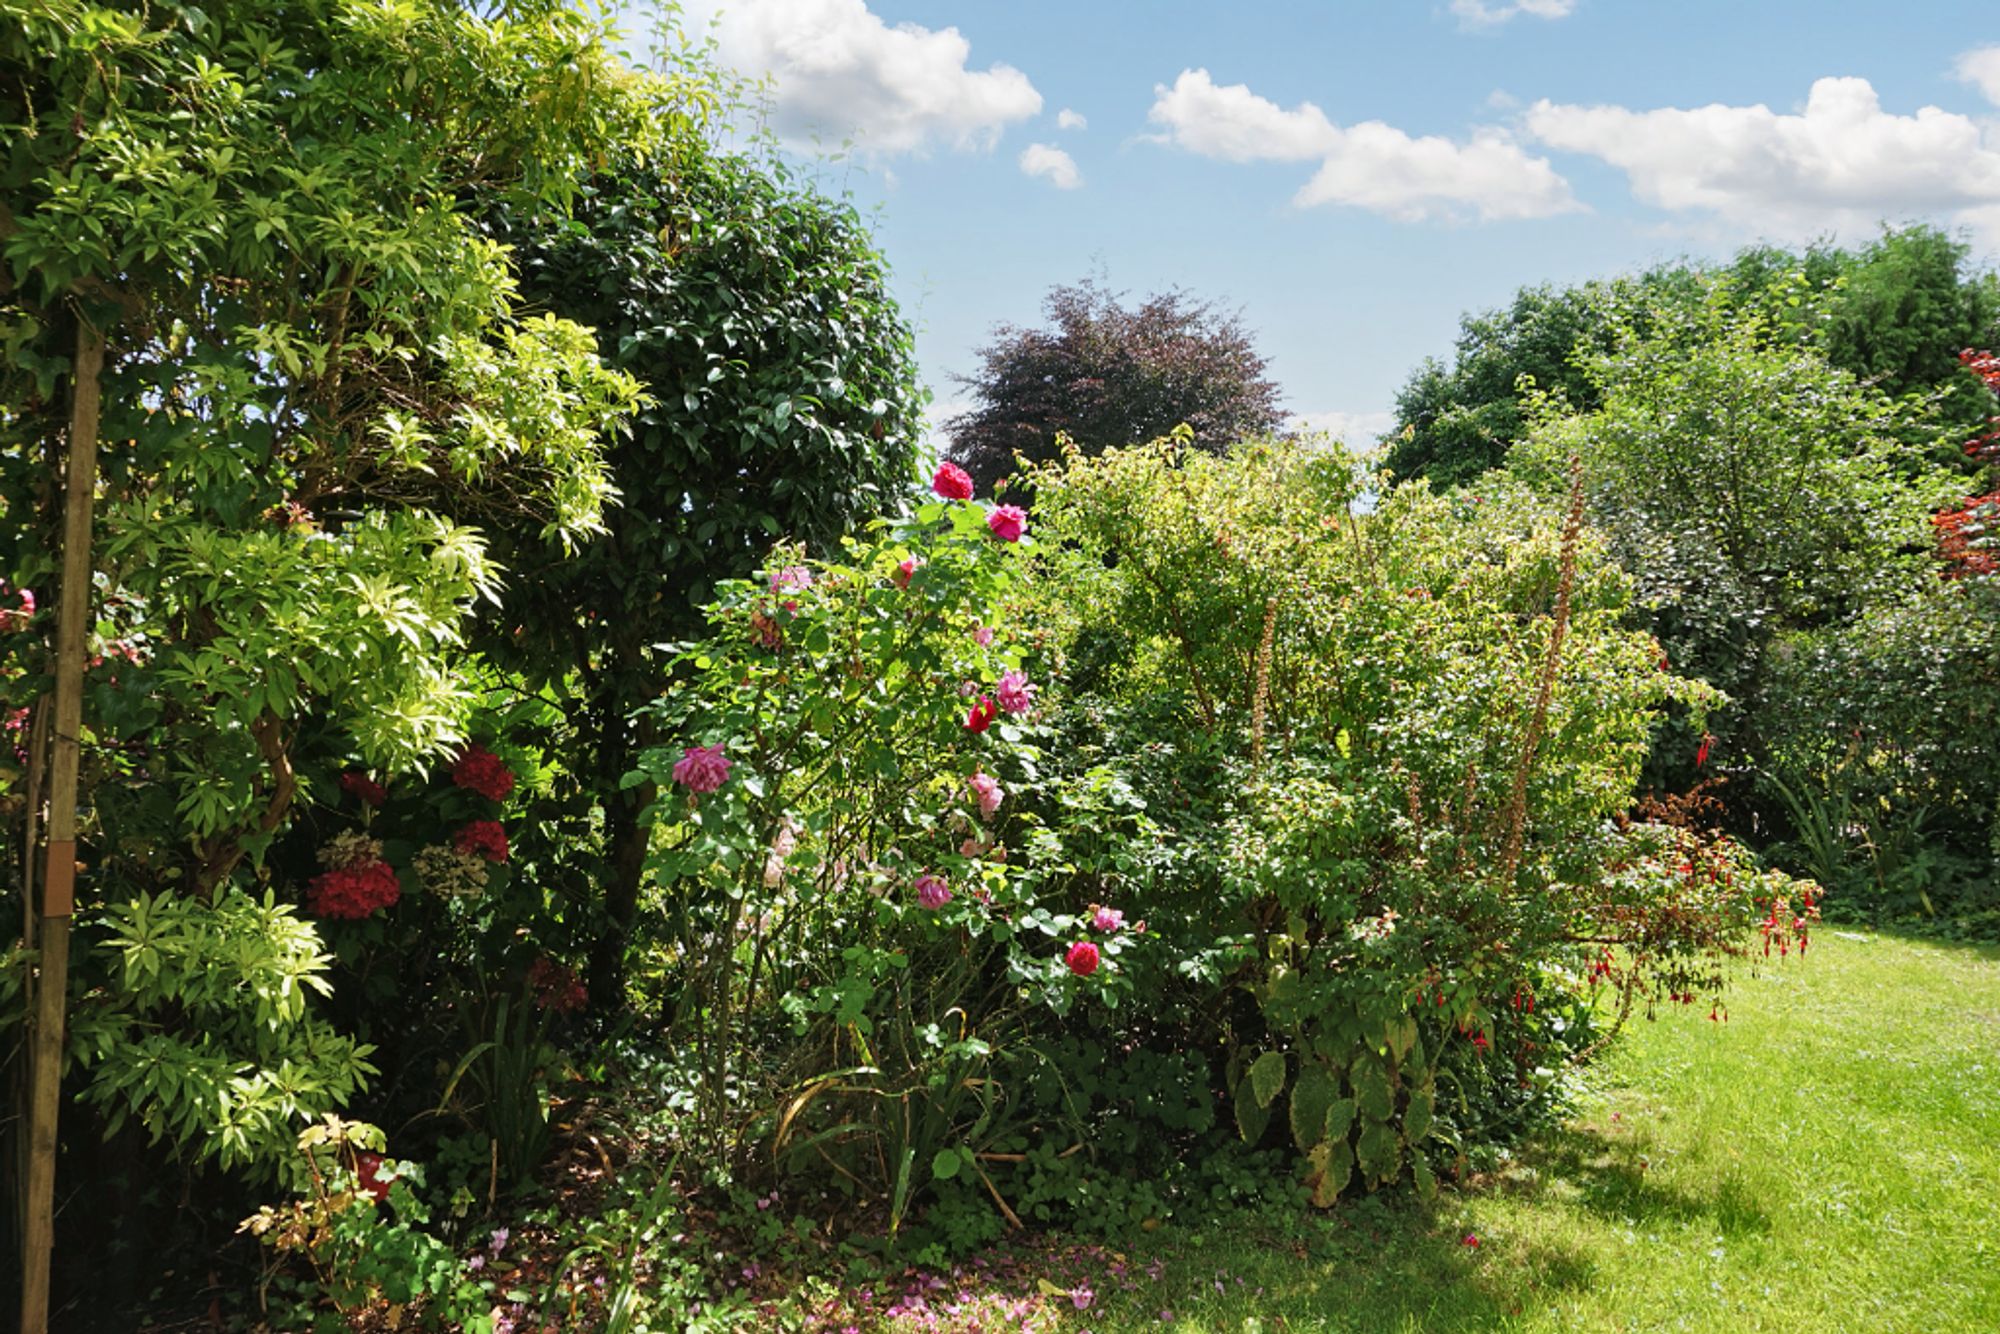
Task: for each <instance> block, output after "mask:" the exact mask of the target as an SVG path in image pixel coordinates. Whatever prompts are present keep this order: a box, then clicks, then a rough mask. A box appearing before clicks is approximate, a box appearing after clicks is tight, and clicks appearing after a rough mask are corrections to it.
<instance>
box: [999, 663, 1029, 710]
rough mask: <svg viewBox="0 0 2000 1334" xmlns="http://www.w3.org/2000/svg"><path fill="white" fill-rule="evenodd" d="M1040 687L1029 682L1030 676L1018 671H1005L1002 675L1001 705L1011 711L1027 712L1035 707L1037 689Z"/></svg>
mask: <svg viewBox="0 0 2000 1334" xmlns="http://www.w3.org/2000/svg"><path fill="white" fill-rule="evenodd" d="M1037 688H1038V687H1036V686H1031V685H1029V684H1028V678H1027V677H1026V676H1024V675H1022V674H1021V673H1020V672H1017V671H1009V672H1005V673H1003V674H1002V675H1001V677H1000V688H999V691H998V692H997V693H998V694H999V696H1000V707H1001V708H1003V709H1005V710H1007V712H1009V713H1025V712H1027V711H1028V710H1029V709H1030V708H1032V707H1034V703H1035V691H1036V689H1037Z"/></svg>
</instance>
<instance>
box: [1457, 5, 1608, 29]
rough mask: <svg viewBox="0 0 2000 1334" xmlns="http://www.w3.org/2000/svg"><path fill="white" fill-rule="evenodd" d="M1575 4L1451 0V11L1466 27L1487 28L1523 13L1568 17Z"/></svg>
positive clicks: (1534, 16)
mask: <svg viewBox="0 0 2000 1334" xmlns="http://www.w3.org/2000/svg"><path fill="white" fill-rule="evenodd" d="M1576 5H1577V0H1517V3H1514V4H1495V3H1493V0H1451V12H1452V13H1454V14H1456V15H1458V17H1459V18H1460V19H1461V20H1462V21H1463V22H1464V23H1465V25H1466V26H1467V27H1473V28H1487V27H1491V26H1493V25H1494V24H1496V23H1505V22H1506V21H1507V20H1509V19H1512V18H1519V17H1520V16H1521V15H1523V14H1527V15H1529V16H1531V17H1533V18H1538V19H1561V18H1568V17H1569V16H1570V15H1571V14H1572V13H1573V12H1575V10H1576Z"/></svg>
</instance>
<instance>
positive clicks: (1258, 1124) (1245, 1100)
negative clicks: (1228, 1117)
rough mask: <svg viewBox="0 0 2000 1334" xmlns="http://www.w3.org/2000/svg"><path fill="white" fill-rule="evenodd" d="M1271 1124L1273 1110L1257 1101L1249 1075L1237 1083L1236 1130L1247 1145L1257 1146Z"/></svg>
mask: <svg viewBox="0 0 2000 1334" xmlns="http://www.w3.org/2000/svg"><path fill="white" fill-rule="evenodd" d="M1270 1124H1271V1109H1270V1108H1269V1107H1266V1106H1263V1105H1261V1104H1259V1103H1258V1101H1257V1094H1256V1091H1255V1089H1254V1088H1253V1087H1252V1086H1251V1081H1250V1078H1249V1076H1248V1075H1246V1076H1244V1077H1243V1078H1242V1079H1239V1080H1237V1081H1236V1130H1237V1133H1238V1134H1240V1135H1242V1136H1243V1142H1244V1143H1245V1144H1255V1143H1256V1142H1257V1141H1258V1140H1260V1139H1262V1138H1264V1128H1265V1127H1266V1126H1268V1125H1270Z"/></svg>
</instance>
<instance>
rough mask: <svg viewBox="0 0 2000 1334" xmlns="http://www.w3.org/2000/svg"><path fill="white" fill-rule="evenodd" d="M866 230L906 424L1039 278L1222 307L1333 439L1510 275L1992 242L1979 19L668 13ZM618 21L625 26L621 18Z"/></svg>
mask: <svg viewBox="0 0 2000 1334" xmlns="http://www.w3.org/2000/svg"><path fill="white" fill-rule="evenodd" d="M685 10H686V13H685V18H684V23H685V24H686V25H687V26H688V27H690V28H692V29H696V30H703V31H708V32H710V33H712V34H713V36H714V38H715V41H716V44H717V45H716V50H717V54H718V56H719V58H720V59H721V60H722V61H723V63H724V64H726V65H728V66H730V67H732V68H734V69H736V70H738V71H740V72H742V73H744V74H746V75H750V76H753V77H768V80H769V82H768V93H767V97H768V103H767V108H766V111H765V115H766V116H767V118H768V124H769V127H770V128H771V129H772V130H774V131H775V132H776V133H777V134H778V136H779V138H780V140H781V142H782V143H783V144H784V145H785V146H786V147H787V149H788V150H789V151H790V152H791V153H793V154H794V155H796V156H798V157H799V158H801V159H802V160H808V161H813V162H815V163H816V165H815V166H814V167H813V171H814V173H815V174H816V176H817V178H818V181H819V183H820V184H821V186H822V187H823V188H825V189H827V190H829V191H831V192H834V193H840V194H846V195H850V196H851V197H852V199H853V201H854V203H855V204H856V205H857V207H859V208H860V209H861V210H862V212H863V213H864V214H865V215H866V216H867V217H868V218H869V219H870V220H871V221H872V223H873V225H874V230H875V235H876V239H877V243H878V244H879V246H880V247H881V249H882V250H883V252H884V253H885V254H886V255H887V257H888V260H889V263H890V265H891V268H892V272H893V284H894V290H895V293H896V296H897V297H898V299H899V301H900V303H901V305H902V307H903V310H904V311H905V313H906V314H907V315H908V316H909V317H910V318H911V320H912V322H913V324H914V325H915V327H916V330H917V343H918V357H919V360H920V362H921V365H922V369H923V373H924V376H925V378H926V380H927V382H928V383H929V385H930V386H931V388H932V390H933V392H934V393H935V395H936V398H937V402H936V404H935V406H934V408H933V413H932V416H933V420H942V419H944V418H946V417H948V416H950V415H951V414H952V412H954V411H955V410H958V409H960V408H962V407H963V406H964V405H965V403H966V402H967V400H968V396H969V395H968V391H967V390H966V389H965V387H964V386H963V385H962V384H961V383H959V381H958V379H957V377H959V376H963V375H966V374H968V373H970V372H972V371H973V370H974V369H976V367H977V350H978V349H979V348H980V347H981V346H983V345H985V344H986V343H987V342H989V341H990V339H991V336H992V333H993V331H994V329H995V327H996V326H998V325H1001V324H1015V325H1032V324H1036V323H1039V322H1040V321H1041V306H1042V301H1043V298H1044V297H1045V296H1046V294H1047V293H1048V291H1049V289H1050V288H1051V287H1053V286H1055V285H1057V284H1062V283H1073V282H1076V281H1078V280H1080V279H1083V278H1085V277H1092V276H1094V277H1097V278H1099V279H1100V280H1102V281H1103V282H1105V283H1106V284H1108V286H1109V287H1110V288H1111V289H1112V290H1114V291H1118V292H1122V293H1125V294H1127V295H1128V296H1129V297H1130V298H1132V299H1134V300H1137V299H1141V298H1143V297H1145V296H1147V295H1150V294H1152V293H1155V292H1160V291H1164V290H1166V289H1169V288H1180V289H1183V290H1185V291H1187V292H1189V293H1191V294H1193V295H1195V296H1197V297H1201V298H1207V299H1211V300H1213V301H1215V302H1216V303H1217V304H1218V305H1219V306H1221V307H1222V308H1224V309H1229V310H1235V311H1239V312H1240V314H1241V318H1242V320H1243V323H1244V325H1245V327H1246V328H1247V329H1249V330H1250V331H1251V333H1252V335H1253V337H1254V339H1255V342H1256V345H1257V347H1258V349H1259V351H1260V352H1262V353H1263V354H1264V355H1265V356H1266V357H1267V358H1268V359H1269V363H1270V364H1269V374H1270V375H1271V377H1272V378H1273V379H1274V380H1275V381H1276V382H1277V383H1278V384H1279V385H1280V386H1281V387H1282V389H1283V391H1284V406H1285V408H1286V409H1287V410H1288V411H1290V412H1291V413H1293V414H1294V415H1295V416H1296V417H1298V418H1300V419H1301V420H1302V421H1303V422H1304V423H1305V424H1308V425H1311V426H1315V427H1320V428H1324V429H1329V430H1332V431H1334V432H1335V433H1337V434H1342V435H1344V436H1345V437H1346V438H1347V439H1348V440H1349V441H1350V442H1351V443H1355V444H1362V443H1365V442H1366V441H1368V440H1370V439H1372V438H1373V437H1374V436H1375V435H1376V434H1378V433H1379V432H1381V431H1383V430H1385V429H1386V428H1387V426H1388V424H1389V421H1390V414H1391V409H1392V408H1393V405H1394V401H1395V394H1396V390H1397V388H1398V387H1399V386H1400V385H1401V384H1402V383H1403V381H1404V380H1405V379H1406V378H1407V376H1408V375H1409V373H1410V372H1411V370H1412V369H1413V368H1415V367H1416V366H1417V365H1418V364H1419V363H1421V361H1422V360H1423V359H1424V358H1425V357H1427V356H1438V357H1447V358H1448V357H1449V355H1450V351H1451V346H1452V341H1453V338H1454V336H1455V334H1456V332H1457V328H1458V320H1459V317H1460V315H1461V314H1462V313H1464V312H1466V311H1469V310H1482V309H1487V308H1490V307H1493V306H1496V305H1500V304H1503V303H1505V302H1506V301H1507V300H1508V299H1509V298H1510V297H1511V295H1512V294H1513V292H1514V291H1515V289H1517V288H1519V287H1521V286H1523V285H1527V284H1534V283H1541V282H1554V283H1567V282H1573V281H1579V280H1583V279H1587V278H1592V277H1599V276H1608V275H1611V274H1614V273H1619V272H1624V271H1629V270H1633V269H1639V268H1644V267H1646V266H1648V265H1650V264H1652V263H1655V262H1659V261H1661V260H1667V259H1673V258H1676V257H1680V256H1696V257H1712V256H1722V255H1727V254H1730V253H1733V252H1734V251H1735V250H1736V249H1738V248H1740V247H1741V246H1744V245H1748V244H1752V243H1755V242H1758V241H1760V240H1768V241H1777V242H1796V241H1801V240H1806V239H1811V238H1815V237H1832V238H1835V239H1838V240H1841V241H1847V242H1865V241H1866V240H1868V239H1869V238H1871V237H1872V236H1874V235H1876V234H1877V233H1878V232H1879V230H1880V227H1881V226H1882V224H1883V223H1884V222H1885V221H1887V222H1892V223H1901V222H1907V221H1916V220H1924V221H1930V222H1935V223H1938V224H1940V225H1944V226H1946V227H1949V228H1952V229H1955V230H1958V231H1960V232H1962V234H1963V235H1964V236H1965V237H1966V239H1968V240H1969V241H1970V242H1972V244H1973V246H1974V249H1975V252H1976V253H1977V254H1978V255H1980V256H1981V257H1982V258H1984V257H1988V256H1993V255H1996V254H2000V14H1996V12H1995V11H1994V10H1993V9H1992V8H1991V7H1990V6H1988V5H1975V4H1970V3H1960V2H1959V0H1903V2H1902V3H1898V4H1883V3H1843V0H1815V2H1814V3H1798V2H1796V0H1238V2H1237V3H1235V4H1222V3H1214V2H1212V0H1211V2H1210V3H1191V2H1188V0H1116V2H1115V3H1114V2H1113V0H976V2H974V0H959V2H957V3H950V2H947V0H689V2H688V3H687V4H686V6H685ZM649 12H650V11H645V10H643V9H642V10H636V11H633V10H628V12H627V15H626V23H627V26H628V27H635V28H643V27H649V26H650V24H651V21H650V19H649V18H647V17H646V15H647V14H648V13H649Z"/></svg>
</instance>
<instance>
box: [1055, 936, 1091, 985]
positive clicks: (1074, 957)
mask: <svg viewBox="0 0 2000 1334" xmlns="http://www.w3.org/2000/svg"><path fill="white" fill-rule="evenodd" d="M1063 962H1064V963H1065V964H1067V965H1068V966H1069V970H1070V971H1071V972H1072V973H1075V974H1076V975H1077V976H1078V977H1089V976H1090V975H1091V974H1092V973H1094V972H1096V971H1097V946H1095V945H1093V944H1091V943H1090V942H1089V941H1087V940H1079V941H1077V942H1076V944H1074V945H1072V946H1070V947H1069V953H1067V954H1065V955H1063Z"/></svg>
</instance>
